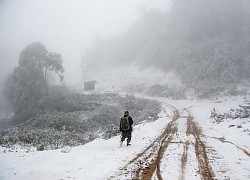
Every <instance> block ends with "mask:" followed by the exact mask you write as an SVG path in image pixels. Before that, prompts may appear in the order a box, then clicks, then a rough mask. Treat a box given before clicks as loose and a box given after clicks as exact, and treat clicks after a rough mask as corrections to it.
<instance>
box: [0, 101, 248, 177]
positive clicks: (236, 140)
mask: <svg viewBox="0 0 250 180" xmlns="http://www.w3.org/2000/svg"><path fill="white" fill-rule="evenodd" d="M155 99H157V100H159V101H160V102H162V106H163V110H162V112H161V113H160V115H159V116H160V118H159V119H158V120H157V121H154V122H150V123H142V124H139V125H136V126H134V131H133V135H132V141H131V143H132V146H126V144H125V143H124V145H123V146H122V147H121V148H120V147H119V141H120V137H119V136H116V137H113V138H111V139H109V140H104V139H96V140H94V141H92V142H90V143H88V144H86V145H82V146H78V147H65V148H64V149H58V150H49V151H30V152H27V151H25V150H23V149H20V148H17V149H15V150H14V151H13V152H10V151H9V150H8V149H6V148H4V147H0V179H1V180H20V179H21V180H22V179H25V180H33V179H36V180H43V179H48V180H50V179H51V180H54V179H56V180H57V179H77V180H78V179H87V180H92V179H93V180H102V179H116V178H117V179H131V176H132V174H131V173H128V174H126V173H123V172H124V167H127V168H128V169H126V170H127V171H128V172H131V171H129V168H135V167H136V165H135V164H131V165H129V162H130V161H131V160H132V159H133V158H134V157H136V156H137V155H138V154H139V153H141V152H143V150H144V149H145V148H146V147H147V146H148V145H150V144H151V143H152V142H153V141H154V140H155V139H156V138H157V137H159V135H160V134H161V133H162V132H163V131H164V130H165V128H166V126H167V125H168V123H169V122H171V120H172V117H173V109H174V108H176V109H177V110H178V111H179V112H180V118H179V119H178V120H177V121H176V124H175V125H176V126H177V127H178V132H177V133H175V134H173V137H172V138H173V139H172V140H171V143H169V145H168V146H167V149H166V151H165V152H164V154H163V157H162V159H161V169H160V171H161V176H162V177H163V179H166V177H167V179H181V178H182V179H191V180H192V179H194V180H195V179H201V178H202V176H201V174H199V173H198V171H199V164H198V161H197V157H196V152H195V147H194V145H193V144H194V143H195V138H194V136H192V135H187V133H186V129H187V123H186V116H187V115H188V112H189V113H190V114H191V115H192V116H193V118H194V119H193V120H194V121H195V122H196V123H197V124H198V126H199V127H200V128H201V130H202V132H201V137H200V138H201V140H202V141H203V142H204V143H205V144H206V152H207V156H208V162H209V165H210V166H211V168H212V170H213V173H214V176H215V177H216V179H233V180H234V179H239V180H245V179H246V180H247V179H250V158H249V153H250V135H249V132H247V130H250V119H249V118H244V119H234V120H230V119H227V120H225V121H224V122H222V123H220V124H217V123H214V122H212V120H211V119H210V112H211V110H212V109H213V108H216V109H217V110H218V111H220V112H222V113H223V112H227V111H229V109H230V108H238V107H239V104H242V103H243V102H244V100H243V99H241V98H236V99H223V100H221V101H208V100H206V101H189V100H185V101H184V100H183V101H174V100H169V99H164V98H155ZM131 116H133V115H131ZM231 124H236V125H237V124H240V125H242V128H237V126H234V127H229V125H231ZM185 149H186V155H187V161H186V163H184V164H183V167H184V168H183V167H182V162H181V161H182V160H181V158H182V156H183V155H185V153H184V152H185V151H184V150H185ZM247 153H248V154H247ZM153 179H157V175H156V173H155V174H154V175H153Z"/></svg>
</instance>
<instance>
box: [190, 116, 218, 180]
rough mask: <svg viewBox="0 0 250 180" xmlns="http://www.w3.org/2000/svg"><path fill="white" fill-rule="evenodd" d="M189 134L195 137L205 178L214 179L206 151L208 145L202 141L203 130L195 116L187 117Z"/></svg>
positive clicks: (201, 172) (200, 166) (200, 168)
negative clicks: (195, 120)
mask: <svg viewBox="0 0 250 180" xmlns="http://www.w3.org/2000/svg"><path fill="white" fill-rule="evenodd" d="M186 134H187V135H193V136H194V138H195V154H196V158H197V160H198V165H199V171H200V174H201V176H202V178H203V179H209V180H210V179H214V173H213V171H212V168H211V167H210V166H209V162H208V156H207V153H206V146H205V144H204V143H203V141H201V139H200V135H201V130H200V129H199V128H198V127H197V126H196V124H195V122H194V121H193V117H191V116H189V117H188V118H187V132H186Z"/></svg>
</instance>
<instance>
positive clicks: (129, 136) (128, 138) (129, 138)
mask: <svg viewBox="0 0 250 180" xmlns="http://www.w3.org/2000/svg"><path fill="white" fill-rule="evenodd" d="M131 134H132V131H122V138H121V141H124V140H125V138H127V144H129V143H130V141H131Z"/></svg>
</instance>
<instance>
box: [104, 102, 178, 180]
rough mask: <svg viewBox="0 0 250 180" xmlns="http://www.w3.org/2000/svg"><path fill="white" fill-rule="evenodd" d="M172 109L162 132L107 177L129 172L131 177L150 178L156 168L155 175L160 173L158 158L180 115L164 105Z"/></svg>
mask: <svg viewBox="0 0 250 180" xmlns="http://www.w3.org/2000/svg"><path fill="white" fill-rule="evenodd" d="M165 106H167V107H168V108H169V109H170V110H171V111H172V114H173V115H172V119H171V121H170V122H169V123H168V124H167V126H166V128H165V130H164V132H163V133H162V134H161V135H160V136H158V137H157V138H156V139H155V140H154V141H153V142H152V143H151V144H150V145H149V146H148V147H146V148H145V149H144V150H143V151H142V152H141V153H139V154H137V155H136V156H135V157H134V158H133V159H132V160H131V161H129V162H128V163H127V164H126V165H125V166H124V167H123V168H121V169H120V170H121V172H120V173H119V174H117V175H116V176H112V177H110V178H108V179H110V180H111V179H119V178H118V177H119V176H122V175H124V174H125V176H127V175H128V174H130V176H131V177H130V178H131V179H136V180H137V179H151V177H152V176H153V173H154V172H155V171H156V170H157V177H158V178H159V179H162V178H161V175H160V160H161V158H162V156H163V153H164V152H165V150H166V149H167V146H168V144H169V142H171V140H172V137H173V134H174V133H175V132H176V131H177V128H176V124H175V123H174V122H175V121H176V120H177V119H179V117H180V115H179V112H178V110H177V109H176V108H175V107H173V106H171V105H165Z"/></svg>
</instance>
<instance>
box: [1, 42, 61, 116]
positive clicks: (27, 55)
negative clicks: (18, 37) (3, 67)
mask: <svg viewBox="0 0 250 180" xmlns="http://www.w3.org/2000/svg"><path fill="white" fill-rule="evenodd" d="M62 62H63V60H62V58H61V55H60V54H57V53H51V52H48V51H47V49H46V47H45V46H44V45H43V44H42V43H40V42H34V43H32V44H30V45H28V46H26V48H25V49H24V50H23V51H22V52H21V53H20V57H19V66H18V67H16V68H15V69H14V70H13V72H12V74H11V75H10V76H8V78H7V79H6V82H5V90H4V92H5V95H6V97H7V98H8V100H9V101H10V103H11V105H12V106H13V108H14V112H15V114H16V115H22V114H26V115H28V114H33V113H34V112H36V107H37V105H38V103H39V100H40V99H41V98H42V97H43V96H46V95H48V84H47V72H48V70H49V71H53V72H55V73H58V74H59V75H60V76H61V77H62V73H63V72H64V69H63V66H62Z"/></svg>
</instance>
